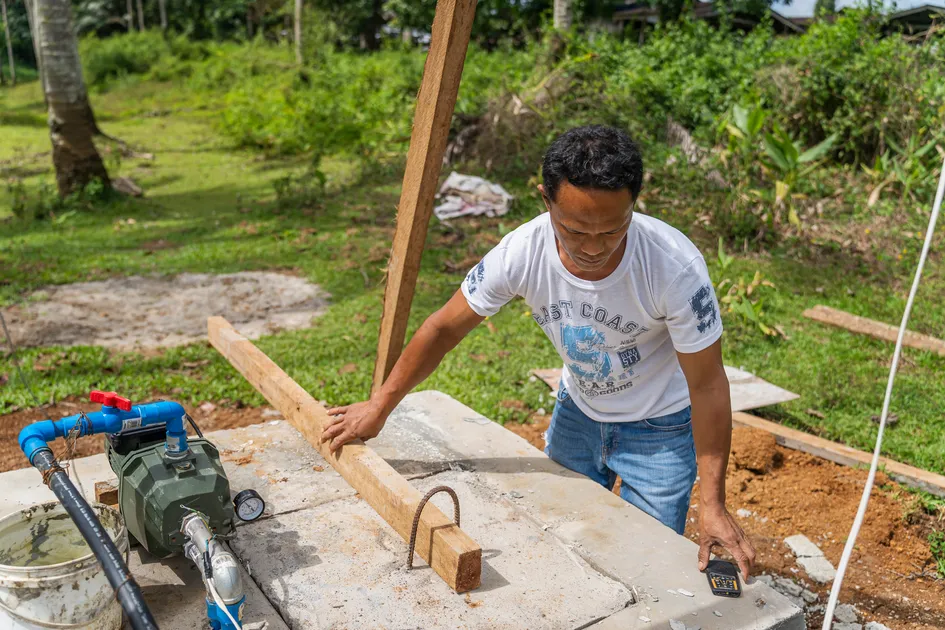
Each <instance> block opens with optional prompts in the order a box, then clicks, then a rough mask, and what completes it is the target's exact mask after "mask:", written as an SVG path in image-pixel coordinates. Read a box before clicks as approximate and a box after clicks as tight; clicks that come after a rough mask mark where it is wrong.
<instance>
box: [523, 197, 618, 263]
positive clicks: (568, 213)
mask: <svg viewBox="0 0 945 630" xmlns="http://www.w3.org/2000/svg"><path fill="white" fill-rule="evenodd" d="M538 189H539V190H540V191H541V197H542V199H543V200H544V202H545V207H546V208H548V212H549V213H551V223H552V225H553V226H554V229H555V235H556V236H557V237H558V242H559V243H560V244H561V247H562V248H563V249H564V251H565V253H566V254H567V255H568V257H569V258H570V259H571V261H572V262H573V263H574V265H575V266H576V267H577V268H578V269H580V270H581V271H588V272H591V271H597V270H598V269H600V268H602V267H603V266H604V265H606V264H607V261H608V260H609V259H610V257H611V256H613V255H614V253H615V252H616V251H617V248H618V247H620V245H621V244H622V243H623V238H624V236H626V235H627V229H628V228H629V227H630V218H631V217H632V216H633V201H634V200H633V197H632V196H631V195H630V191H629V190H627V189H626V188H624V189H622V190H598V189H595V188H578V187H577V186H572V185H571V183H570V182H568V181H567V180H565V181H562V182H561V184H560V185H559V186H558V194H557V198H556V199H555V200H554V201H552V200H551V199H550V198H549V197H548V195H546V194H545V190H544V186H539V187H538Z"/></svg>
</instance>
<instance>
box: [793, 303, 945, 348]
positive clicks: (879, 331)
mask: <svg viewBox="0 0 945 630" xmlns="http://www.w3.org/2000/svg"><path fill="white" fill-rule="evenodd" d="M804 317H807V318H808V319H813V320H814V321H818V322H820V323H822V324H830V325H831V326H836V327H838V328H843V329H844V330H849V331H850V332H855V333H860V334H862V335H869V336H870V337H875V338H876V339H882V340H884V341H891V342H893V343H896V339H897V338H898V336H899V328H898V327H896V326H890V325H889V324H884V323H883V322H878V321H876V320H873V319H868V318H866V317H859V316H857V315H851V314H850V313H847V312H845V311H840V310H837V309H835V308H830V307H829V306H824V305H823V304H818V305H817V306H815V307H814V308H809V309H807V310H806V311H804ZM902 343H903V345H906V346H909V347H910V348H917V349H919V350H928V351H929V352H935V353H936V354H938V355H940V356H943V357H945V341H942V340H941V339H936V338H935V337H930V336H929V335H922V334H920V333H916V332H911V331H908V330H907V331H906V335H905V337H904V338H903V340H902Z"/></svg>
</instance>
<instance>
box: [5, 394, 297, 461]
mask: <svg viewBox="0 0 945 630" xmlns="http://www.w3.org/2000/svg"><path fill="white" fill-rule="evenodd" d="M158 398H161V396H155V400H156V399H158ZM166 398H167V399H168V400H173V397H170V396H168V397H166ZM136 402H137V401H136ZM101 408H102V406H101V405H97V404H95V403H90V402H87V401H84V400H80V399H78V398H69V399H66V400H64V401H61V402H58V403H56V404H55V405H45V406H43V407H38V408H36V409H24V410H22V411H15V412H13V413H9V414H6V415H4V416H0V472H6V471H8V470H16V469H17V468H25V467H27V466H29V462H27V461H26V457H24V456H23V452H22V451H21V450H20V447H19V445H18V444H17V441H16V438H17V436H18V435H19V433H20V429H22V428H23V427H25V426H26V425H27V424H30V423H32V422H36V421H38V420H49V419H52V420H58V419H60V418H62V417H64V416H71V415H75V414H77V413H79V412H82V411H84V412H86V413H88V412H89V411H97V410H99V409H101ZM184 408H185V409H187V412H188V413H189V414H190V415H191V417H192V418H193V419H194V421H196V422H197V424H198V426H200V429H201V430H203V431H215V430H218V429H233V428H236V427H245V426H248V425H251V424H259V423H261V422H265V421H267V420H272V419H274V418H279V417H281V416H278V415H267V413H268V414H272V413H273V412H272V410H269V409H268V408H267V407H254V408H250V407H244V408H242V409H236V408H233V407H223V406H218V405H213V404H212V403H205V404H204V405H200V406H197V407H191V406H189V405H184ZM103 439H104V438H102V436H100V435H91V436H88V437H84V438H79V439H78V440H76V454H77V456H78V457H85V456H87V455H95V454H96V453H101V452H102V450H103V449H104V446H103ZM53 450H54V451H55V452H56V453H57V454H58V453H61V452H64V451H65V443H64V442H63V440H61V439H60V440H56V442H55V443H54V445H53Z"/></svg>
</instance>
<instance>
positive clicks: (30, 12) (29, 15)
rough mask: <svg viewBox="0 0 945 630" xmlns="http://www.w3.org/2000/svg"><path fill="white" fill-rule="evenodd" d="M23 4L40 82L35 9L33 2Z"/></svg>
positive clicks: (40, 60)
mask: <svg viewBox="0 0 945 630" xmlns="http://www.w3.org/2000/svg"><path fill="white" fill-rule="evenodd" d="M23 4H24V6H26V21H27V22H29V24H30V38H32V40H33V56H34V57H35V58H36V71H37V72H39V77H40V80H42V77H43V56H42V55H40V54H39V33H38V32H37V31H36V13H35V11H36V7H35V6H34V5H33V0H23ZM44 96H45V95H44Z"/></svg>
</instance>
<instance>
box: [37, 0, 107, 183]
mask: <svg viewBox="0 0 945 630" xmlns="http://www.w3.org/2000/svg"><path fill="white" fill-rule="evenodd" d="M33 2H35V3H36V20H35V22H36V27H37V38H38V47H39V51H40V58H41V59H42V66H43V76H42V79H43V92H44V93H45V95H46V103H47V109H48V118H49V138H50V140H51V141H52V154H53V166H55V168H56V185H57V186H58V188H59V194H60V195H61V196H65V195H68V194H70V193H72V192H75V191H77V190H81V189H82V188H83V187H84V186H85V185H86V184H88V183H89V182H91V181H94V180H96V179H98V180H100V181H101V182H102V183H103V184H104V185H105V186H110V184H109V179H108V171H106V170H105V164H104V163H103V162H102V158H101V156H99V154H98V150H97V149H96V148H95V143H94V142H93V141H92V136H93V134H94V133H95V130H96V128H97V127H96V125H95V118H94V116H93V115H92V108H91V106H90V105H89V98H88V93H87V92H86V89H85V81H84V79H83V78H82V65H81V63H80V62H79V45H78V41H77V40H76V36H75V30H74V28H73V23H72V4H71V2H70V0H33Z"/></svg>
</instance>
